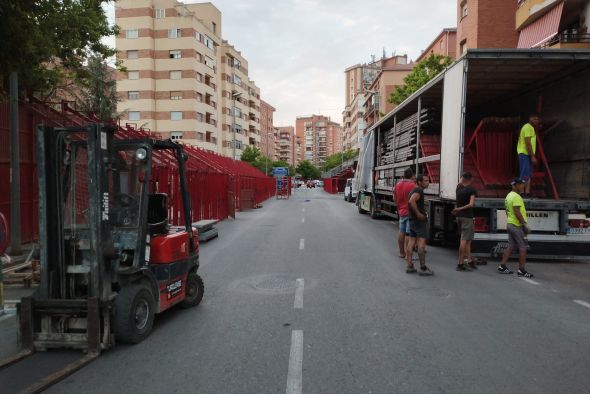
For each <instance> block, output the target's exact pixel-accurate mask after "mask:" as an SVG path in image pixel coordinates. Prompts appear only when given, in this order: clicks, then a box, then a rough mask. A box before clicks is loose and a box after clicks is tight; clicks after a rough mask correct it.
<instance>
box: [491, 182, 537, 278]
mask: <svg viewBox="0 0 590 394" xmlns="http://www.w3.org/2000/svg"><path fill="white" fill-rule="evenodd" d="M510 185H511V186H512V191H511V192H510V193H508V195H507V196H506V199H505V200H504V205H505V208H506V219H507V224H506V231H507V232H508V249H506V250H505V251H504V254H503V255H502V262H501V264H500V266H499V267H498V272H499V273H501V274H512V273H513V272H512V271H511V270H510V269H509V268H508V267H507V266H506V263H507V262H508V259H509V258H510V256H511V255H512V251H513V250H514V249H516V250H518V272H517V275H518V276H522V277H524V278H532V277H533V274H531V273H530V272H527V270H526V269H525V265H526V252H527V242H526V236H527V234H528V233H529V232H530V230H529V228H528V227H527V215H526V209H525V206H524V201H523V199H522V197H521V196H520V195H521V193H523V191H524V188H525V182H524V181H523V180H522V179H514V180H512V182H510Z"/></svg>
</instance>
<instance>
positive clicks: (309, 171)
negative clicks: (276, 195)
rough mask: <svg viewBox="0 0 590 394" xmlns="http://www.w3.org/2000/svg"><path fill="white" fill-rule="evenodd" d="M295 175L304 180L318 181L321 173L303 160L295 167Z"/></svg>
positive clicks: (307, 161)
mask: <svg viewBox="0 0 590 394" xmlns="http://www.w3.org/2000/svg"><path fill="white" fill-rule="evenodd" d="M297 173H298V174H300V175H301V176H302V177H303V178H305V179H318V178H319V177H320V176H321V175H322V173H321V172H320V170H319V169H318V168H317V167H316V166H314V165H313V164H312V163H311V162H310V161H309V160H303V161H302V162H301V163H299V165H298V166H297Z"/></svg>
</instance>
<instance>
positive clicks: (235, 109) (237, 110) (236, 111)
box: [230, 107, 242, 118]
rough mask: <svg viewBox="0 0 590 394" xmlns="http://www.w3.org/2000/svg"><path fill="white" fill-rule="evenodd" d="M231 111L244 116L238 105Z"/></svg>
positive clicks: (235, 114) (233, 113)
mask: <svg viewBox="0 0 590 394" xmlns="http://www.w3.org/2000/svg"><path fill="white" fill-rule="evenodd" d="M230 113H231V114H232V115H234V116H238V117H240V118H241V117H242V110H240V109H239V108H238V107H233V108H232V111H231V112H230Z"/></svg>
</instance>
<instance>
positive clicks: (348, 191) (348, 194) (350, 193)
mask: <svg viewBox="0 0 590 394" xmlns="http://www.w3.org/2000/svg"><path fill="white" fill-rule="evenodd" d="M357 194H358V190H356V189H355V188H354V179H353V178H348V179H347V180H346V186H345V187H344V200H346V201H349V202H354V201H356V195H357Z"/></svg>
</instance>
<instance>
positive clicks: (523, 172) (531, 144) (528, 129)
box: [516, 114, 541, 198]
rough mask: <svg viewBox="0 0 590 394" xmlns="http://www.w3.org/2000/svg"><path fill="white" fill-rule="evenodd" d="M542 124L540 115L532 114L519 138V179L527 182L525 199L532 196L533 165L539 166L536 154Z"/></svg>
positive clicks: (517, 147) (517, 149) (517, 148)
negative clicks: (537, 132)
mask: <svg viewBox="0 0 590 394" xmlns="http://www.w3.org/2000/svg"><path fill="white" fill-rule="evenodd" d="M540 124H541V118H540V117H539V115H538V114H531V115H530V116H529V122H528V123H527V124H525V125H524V126H522V129H520V135H519V136H518V145H517V146H516V151H517V152H518V165H519V168H520V173H519V176H518V178H519V179H521V180H523V181H525V182H526V183H525V186H524V193H523V197H524V198H528V197H530V196H531V177H532V175H533V165H536V164H537V158H536V157H535V153H536V152H537V134H536V131H537V130H538V129H539V126H540Z"/></svg>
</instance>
